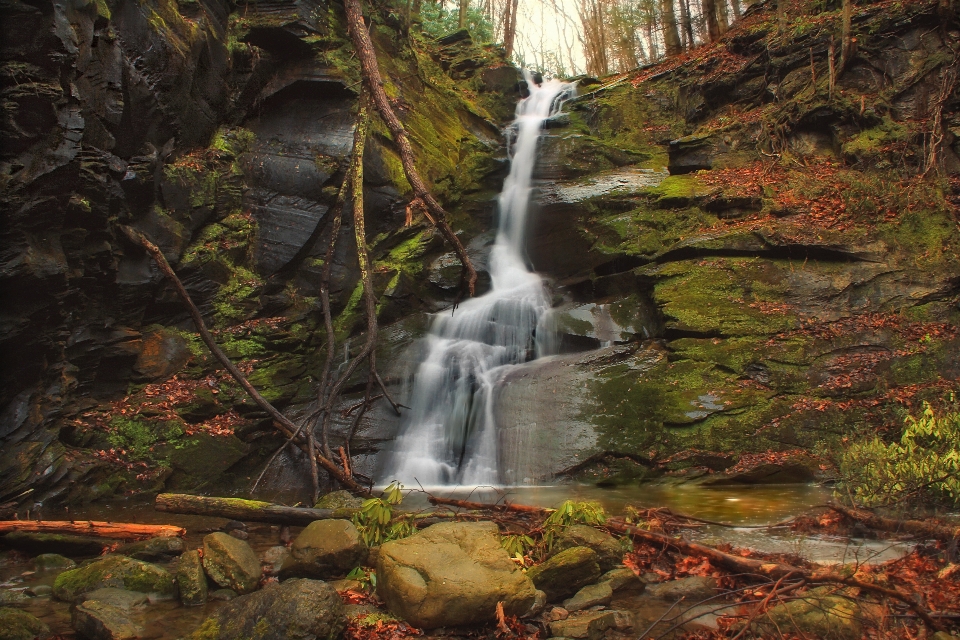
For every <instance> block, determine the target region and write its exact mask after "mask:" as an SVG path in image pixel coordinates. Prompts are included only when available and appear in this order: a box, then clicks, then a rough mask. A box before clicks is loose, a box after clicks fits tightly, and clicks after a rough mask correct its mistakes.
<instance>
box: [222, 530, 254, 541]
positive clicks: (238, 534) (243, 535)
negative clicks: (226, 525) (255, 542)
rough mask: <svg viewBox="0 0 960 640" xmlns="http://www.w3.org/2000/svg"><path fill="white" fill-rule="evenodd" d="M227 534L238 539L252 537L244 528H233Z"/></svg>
mask: <svg viewBox="0 0 960 640" xmlns="http://www.w3.org/2000/svg"><path fill="white" fill-rule="evenodd" d="M227 535H228V536H230V537H231V538H236V539H237V540H247V539H249V538H250V534H249V533H247V532H246V531H244V530H243V529H231V530H230V531H228V532H227Z"/></svg>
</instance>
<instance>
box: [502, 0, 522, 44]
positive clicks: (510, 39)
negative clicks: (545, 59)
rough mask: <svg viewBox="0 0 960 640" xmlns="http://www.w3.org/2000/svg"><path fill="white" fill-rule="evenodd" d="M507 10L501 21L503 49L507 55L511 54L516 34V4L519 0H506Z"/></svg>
mask: <svg viewBox="0 0 960 640" xmlns="http://www.w3.org/2000/svg"><path fill="white" fill-rule="evenodd" d="M506 2H507V5H506V8H507V11H506V17H505V18H504V22H503V50H504V51H505V52H506V54H507V57H508V58H509V57H510V56H512V55H513V43H514V40H515V39H516V36H517V6H518V4H519V2H520V0H506Z"/></svg>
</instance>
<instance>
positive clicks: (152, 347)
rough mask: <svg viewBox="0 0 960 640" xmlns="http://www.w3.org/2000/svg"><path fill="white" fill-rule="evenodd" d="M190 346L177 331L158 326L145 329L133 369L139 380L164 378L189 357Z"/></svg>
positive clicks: (181, 366)
mask: <svg viewBox="0 0 960 640" xmlns="http://www.w3.org/2000/svg"><path fill="white" fill-rule="evenodd" d="M190 355H191V354H190V346H189V345H188V344H187V341H186V340H185V339H184V338H183V336H181V335H180V334H179V333H175V332H173V331H170V330H169V329H163V328H158V329H154V330H151V331H145V332H144V333H143V338H142V342H141V350H140V355H139V356H137V362H136V364H134V365H133V371H134V373H135V375H136V378H137V379H140V380H166V379H167V378H169V377H170V376H172V375H173V374H175V373H176V372H177V371H179V370H180V369H182V368H183V367H184V365H186V364H187V361H188V360H189V359H190Z"/></svg>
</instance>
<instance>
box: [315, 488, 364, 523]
mask: <svg viewBox="0 0 960 640" xmlns="http://www.w3.org/2000/svg"><path fill="white" fill-rule="evenodd" d="M362 505H363V499H361V498H358V497H357V496H355V495H353V494H352V493H350V492H349V491H343V490H341V491H331V492H330V493H328V494H327V495H325V496H323V497H322V498H320V500H318V501H317V504H315V505H313V508H314V509H330V510H332V511H333V512H334V515H335V517H338V518H349V517H350V516H351V515H353V514H354V513H355V512H356V511H357V510H358V509H360V507H361V506H362Z"/></svg>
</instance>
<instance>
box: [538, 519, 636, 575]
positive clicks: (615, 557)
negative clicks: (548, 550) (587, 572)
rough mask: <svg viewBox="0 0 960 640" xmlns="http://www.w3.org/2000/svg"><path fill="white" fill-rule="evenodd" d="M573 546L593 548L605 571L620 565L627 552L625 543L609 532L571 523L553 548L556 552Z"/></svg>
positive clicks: (602, 569) (601, 569)
mask: <svg viewBox="0 0 960 640" xmlns="http://www.w3.org/2000/svg"><path fill="white" fill-rule="evenodd" d="M573 547H587V548H589V549H593V550H594V551H595V552H596V554H597V564H599V565H600V571H603V572H607V571H610V570H611V569H613V568H614V567H616V566H617V565H619V564H620V563H621V562H622V561H623V554H624V553H625V550H624V548H623V545H622V544H620V543H619V542H618V541H617V540H616V538H614V537H613V536H611V535H610V534H609V533H605V532H603V531H600V530H599V529H594V528H593V527H588V526H587V525H583V524H574V525H570V526H569V527H567V528H566V529H564V531H563V533H562V534H560V537H559V538H557V541H556V544H555V545H554V547H553V548H554V551H555V552H556V553H560V552H561V551H565V550H567V549H572V548H573ZM554 555H555V554H554Z"/></svg>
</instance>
